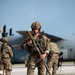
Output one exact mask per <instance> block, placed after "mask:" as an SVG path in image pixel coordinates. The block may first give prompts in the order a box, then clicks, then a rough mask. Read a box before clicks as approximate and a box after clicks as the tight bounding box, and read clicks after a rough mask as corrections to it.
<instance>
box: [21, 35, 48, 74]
mask: <svg viewBox="0 0 75 75" xmlns="http://www.w3.org/2000/svg"><path fill="white" fill-rule="evenodd" d="M33 38H34V40H36V39H37V40H40V41H41V43H42V48H43V51H44V53H49V49H48V45H47V42H48V41H47V40H48V38H47V37H46V36H44V35H43V36H42V37H41V36H40V35H39V36H38V37H37V38H36V37H34V36H33ZM26 41H27V40H26V39H25V41H23V43H22V48H24V49H26V50H27V51H28V52H29V53H30V56H29V59H28V64H27V67H28V68H27V75H34V70H35V68H36V67H37V68H38V75H45V74H44V73H45V65H44V63H43V61H41V60H40V57H39V55H38V53H37V51H36V50H35V49H34V46H33V45H31V46H27V44H26ZM40 46H41V45H40Z"/></svg>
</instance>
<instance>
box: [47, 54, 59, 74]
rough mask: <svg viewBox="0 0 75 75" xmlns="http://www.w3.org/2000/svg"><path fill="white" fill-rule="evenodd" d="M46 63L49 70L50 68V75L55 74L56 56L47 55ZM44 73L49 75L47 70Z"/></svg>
mask: <svg viewBox="0 0 75 75" xmlns="http://www.w3.org/2000/svg"><path fill="white" fill-rule="evenodd" d="M47 65H48V67H49V70H50V72H51V69H52V75H56V71H57V68H58V56H57V55H56V56H52V57H48V59H47ZM46 75H49V74H48V72H47V71H46Z"/></svg>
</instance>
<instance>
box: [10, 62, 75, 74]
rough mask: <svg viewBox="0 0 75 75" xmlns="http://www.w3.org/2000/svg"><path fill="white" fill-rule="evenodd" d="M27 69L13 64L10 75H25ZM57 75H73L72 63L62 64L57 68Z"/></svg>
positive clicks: (74, 70) (22, 65)
mask: <svg viewBox="0 0 75 75" xmlns="http://www.w3.org/2000/svg"><path fill="white" fill-rule="evenodd" d="M37 71H38V70H37V68H36V69H35V72H34V75H38V74H37ZM26 73H27V68H26V67H25V65H24V64H15V65H12V74H11V75H26ZM57 75H75V65H73V63H63V66H62V67H59V69H58V70H57Z"/></svg>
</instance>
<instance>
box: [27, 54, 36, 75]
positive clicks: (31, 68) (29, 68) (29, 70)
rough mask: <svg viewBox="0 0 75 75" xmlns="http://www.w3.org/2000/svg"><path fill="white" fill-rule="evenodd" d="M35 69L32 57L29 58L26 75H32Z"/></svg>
mask: <svg viewBox="0 0 75 75" xmlns="http://www.w3.org/2000/svg"><path fill="white" fill-rule="evenodd" d="M35 67H36V62H35V58H34V56H31V55H30V56H29V59H28V62H27V75H34V69H35Z"/></svg>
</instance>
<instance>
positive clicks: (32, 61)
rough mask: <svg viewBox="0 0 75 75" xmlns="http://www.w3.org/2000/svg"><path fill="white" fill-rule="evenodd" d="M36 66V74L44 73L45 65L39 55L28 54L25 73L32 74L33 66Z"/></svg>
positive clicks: (41, 74) (42, 74)
mask: <svg viewBox="0 0 75 75" xmlns="http://www.w3.org/2000/svg"><path fill="white" fill-rule="evenodd" d="M36 67H37V68H38V75H45V74H44V73H45V65H44V63H43V61H41V60H40V58H39V57H37V56H35V55H30V56H29V59H28V64H27V75H34V70H35V68H36Z"/></svg>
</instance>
